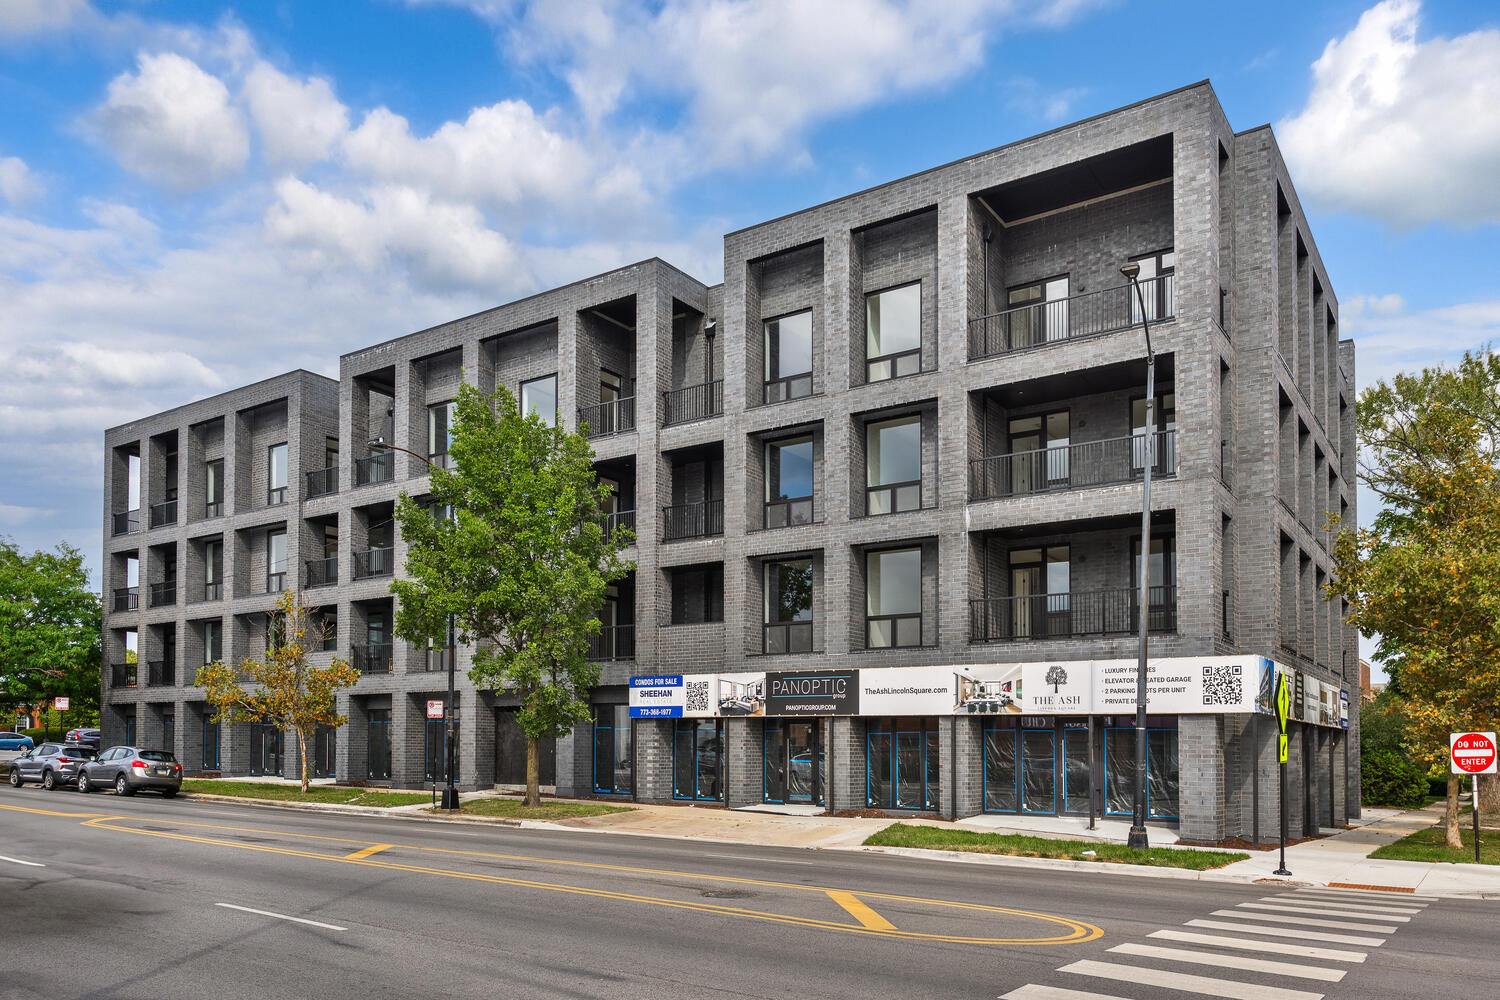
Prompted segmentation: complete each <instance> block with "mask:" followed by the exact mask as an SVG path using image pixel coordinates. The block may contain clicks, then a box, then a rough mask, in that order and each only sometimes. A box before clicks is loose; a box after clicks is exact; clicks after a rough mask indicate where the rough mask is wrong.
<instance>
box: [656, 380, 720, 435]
mask: <svg viewBox="0 0 1500 1000" xmlns="http://www.w3.org/2000/svg"><path fill="white" fill-rule="evenodd" d="M661 397H662V419H661V422H662V424H663V425H666V424H681V423H686V422H687V421H689V420H701V419H703V418H704V417H713V416H717V415H719V414H720V413H723V412H724V380H723V379H717V380H715V381H713V382H703V383H700V384H698V385H689V386H684V387H682V388H681V389H673V390H671V391H669V392H664V393H662V394H661Z"/></svg>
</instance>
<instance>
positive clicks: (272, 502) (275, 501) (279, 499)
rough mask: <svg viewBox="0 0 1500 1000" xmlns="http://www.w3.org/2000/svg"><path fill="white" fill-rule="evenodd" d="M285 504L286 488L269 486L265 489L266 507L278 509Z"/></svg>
mask: <svg viewBox="0 0 1500 1000" xmlns="http://www.w3.org/2000/svg"><path fill="white" fill-rule="evenodd" d="M284 503H286V487H285V486H270V487H267V489H266V506H267V507H280V506H281V505H282V504H284Z"/></svg>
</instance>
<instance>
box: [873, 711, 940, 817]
mask: <svg viewBox="0 0 1500 1000" xmlns="http://www.w3.org/2000/svg"><path fill="white" fill-rule="evenodd" d="M868 725H869V729H868V730H867V732H866V736H865V796H866V804H867V805H869V806H871V807H873V808H875V809H919V810H936V809H937V808H938V791H939V788H938V762H939V759H940V758H939V754H938V731H937V720H936V719H870V720H869V723H868Z"/></svg>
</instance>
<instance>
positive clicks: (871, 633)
mask: <svg viewBox="0 0 1500 1000" xmlns="http://www.w3.org/2000/svg"><path fill="white" fill-rule="evenodd" d="M865 605H866V608H865V615H866V617H865V645H866V646H867V647H868V648H870V649H883V648H887V647H891V646H920V645H922V550H921V548H908V549H884V550H881V551H878V552H869V553H866V554H865Z"/></svg>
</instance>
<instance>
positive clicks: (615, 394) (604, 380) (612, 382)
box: [599, 368, 623, 403]
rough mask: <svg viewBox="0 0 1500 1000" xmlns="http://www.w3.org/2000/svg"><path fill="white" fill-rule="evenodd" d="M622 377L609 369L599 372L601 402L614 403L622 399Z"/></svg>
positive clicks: (602, 369)
mask: <svg viewBox="0 0 1500 1000" xmlns="http://www.w3.org/2000/svg"><path fill="white" fill-rule="evenodd" d="M621 386H622V383H621V381H620V376H618V375H616V374H615V373H614V372H612V371H610V370H609V369H607V368H601V369H600V370H599V402H601V403H614V402H617V401H618V400H619V399H621V398H622V396H623V393H622V392H621Z"/></svg>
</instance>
